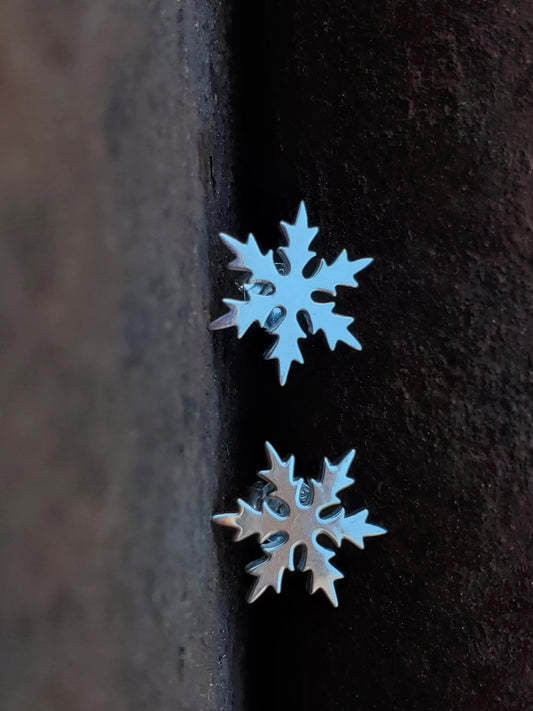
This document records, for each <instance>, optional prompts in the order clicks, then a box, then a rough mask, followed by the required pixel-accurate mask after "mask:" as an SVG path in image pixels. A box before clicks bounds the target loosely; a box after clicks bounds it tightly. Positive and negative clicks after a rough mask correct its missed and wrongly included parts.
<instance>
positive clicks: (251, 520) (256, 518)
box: [213, 499, 280, 543]
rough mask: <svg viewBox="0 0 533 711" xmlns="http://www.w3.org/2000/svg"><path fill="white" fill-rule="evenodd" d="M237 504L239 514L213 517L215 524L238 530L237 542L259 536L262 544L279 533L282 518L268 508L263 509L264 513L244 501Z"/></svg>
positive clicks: (240, 500)
mask: <svg viewBox="0 0 533 711" xmlns="http://www.w3.org/2000/svg"><path fill="white" fill-rule="evenodd" d="M237 503H238V505H239V511H238V513H236V514H218V515H217V516H213V520H214V521H215V523H219V524H220V525H222V526H229V527H230V528H235V529H236V531H237V533H236V534H235V540H236V541H242V540H243V539H244V538H248V536H254V535H256V534H257V535H258V536H259V541H260V543H262V542H263V541H266V540H267V539H268V538H269V537H270V536H273V535H274V533H276V532H277V531H279V527H280V518H279V517H278V516H276V514H275V513H274V512H273V511H271V510H270V509H269V508H268V507H263V511H257V510H256V509H254V508H252V506H250V505H249V504H248V503H246V501H243V500H242V499H237Z"/></svg>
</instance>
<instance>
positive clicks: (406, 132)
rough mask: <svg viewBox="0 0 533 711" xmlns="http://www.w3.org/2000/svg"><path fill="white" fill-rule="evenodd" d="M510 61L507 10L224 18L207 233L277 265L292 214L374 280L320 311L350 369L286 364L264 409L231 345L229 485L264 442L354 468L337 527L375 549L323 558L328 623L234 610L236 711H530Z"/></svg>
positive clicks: (525, 150)
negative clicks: (229, 70)
mask: <svg viewBox="0 0 533 711" xmlns="http://www.w3.org/2000/svg"><path fill="white" fill-rule="evenodd" d="M532 38H533V21H532V17H531V4H530V3H529V2H525V1H520V0H513V1H511V2H506V3H502V2H481V1H479V2H465V1H464V0H461V2H452V1H447V2H437V1H436V0H429V1H428V0H424V1H423V2H412V1H409V2H398V1H394V2H393V1H389V2H380V1H378V2H376V0H371V1H370V0H369V1H367V0H361V1H359V2H352V1H350V2H348V1H338V2H334V3H331V2H327V3H326V2H323V1H322V0H305V2H304V1H303V0H301V1H295V2H286V1H285V0H283V1H282V0H279V1H278V0H268V2H267V1H265V2H258V3H253V4H251V3H247V2H241V3H236V12H235V17H234V25H233V35H232V51H233V52H234V53H235V68H236V73H237V74H236V90H235V96H236V108H235V111H236V118H237V126H236V135H237V136H238V137H239V141H238V145H237V151H238V152H237V156H238V159H237V160H236V167H237V172H236V177H237V182H238V185H239V186H240V191H241V192H240V194H241V198H242V202H241V205H240V209H239V219H238V220H235V222H233V223H230V224H224V225H222V226H221V228H222V229H223V230H224V231H227V232H229V233H230V234H235V235H236V236H240V237H241V238H242V237H244V236H245V235H246V234H247V232H249V231H252V232H254V234H255V235H256V236H257V237H258V238H259V239H260V240H261V243H262V245H263V246H265V247H267V246H268V247H271V246H273V245H277V244H279V239H280V234H279V232H278V229H277V223H278V221H279V220H286V219H292V218H293V217H294V216H295V213H296V208H297V205H298V202H299V200H300V199H302V198H305V200H306V203H307V205H308V209H309V214H310V217H311V221H312V224H316V225H318V226H320V228H321V232H320V234H319V236H318V237H317V239H316V242H315V246H316V247H317V248H318V249H319V250H320V251H322V253H323V254H325V255H327V256H331V257H332V256H334V255H335V254H337V253H338V252H339V251H340V250H341V249H342V248H344V247H346V248H347V249H348V252H349V254H350V256H351V257H352V258H355V257H366V256H373V257H374V258H375V262H374V264H373V265H372V266H371V267H370V268H368V269H367V270H365V272H364V273H362V274H361V278H360V279H359V281H360V288H359V289H357V290H353V291H351V290H347V289H346V290H344V291H343V292H342V294H341V296H340V298H339V299H338V303H339V310H340V311H341V312H342V313H353V314H354V315H355V316H356V324H355V326H354V332H355V333H356V334H357V336H358V338H360V340H361V342H362V343H363V345H364V350H363V351H362V353H355V352H354V351H351V350H349V349H348V348H345V347H343V346H342V345H341V346H339V347H338V348H337V349H336V351H335V352H334V353H330V352H329V351H328V350H327V348H326V346H325V344H324V343H323V342H320V339H315V340H314V341H311V340H307V341H305V342H303V345H302V350H303V352H304V355H305V359H306V366H305V367H302V366H295V369H294V372H293V373H292V374H291V376H290V377H289V381H288V385H287V386H286V387H285V388H284V389H282V388H280V387H279V385H278V384H277V382H276V380H275V375H274V369H275V365H274V362H272V361H270V362H263V361H262V360H261V358H260V355H261V353H262V351H263V350H264V349H265V348H266V346H267V344H268V343H269V342H270V341H269V338H268V337H267V336H266V335H265V334H264V333H263V332H260V331H259V330H258V329H256V330H255V332H254V333H250V335H248V336H246V337H245V339H243V341H242V343H240V344H239V349H238V350H237V351H235V361H234V364H233V365H232V368H233V370H232V371H229V372H228V371H226V379H228V378H233V379H234V381H235V382H236V383H237V386H238V387H237V390H238V392H239V393H240V402H239V408H240V414H239V426H238V429H237V435H236V437H234V438H233V440H232V446H233V447H235V448H237V450H238V455H237V456H238V458H239V461H241V462H242V470H243V471H244V472H245V474H243V475H242V476H243V479H247V481H248V483H250V482H251V481H253V479H254V473H255V471H256V470H257V469H259V468H261V467H262V466H263V465H264V464H265V459H264V453H263V442H264V440H266V439H268V440H269V441H271V442H272V443H273V444H274V445H275V446H276V448H277V449H278V451H280V452H281V453H283V454H288V453H294V454H296V456H297V462H299V463H300V472H301V473H302V474H307V475H311V474H313V473H314V472H316V470H317V467H318V465H319V462H320V460H321V458H322V457H323V456H324V455H327V456H328V457H333V456H335V455H339V454H341V453H342V452H344V451H345V450H346V449H348V448H350V447H356V448H357V451H358V460H357V462H356V464H355V465H354V470H353V472H354V474H355V475H356V477H357V484H358V491H357V493H356V494H355V495H354V496H351V497H349V498H348V499H347V503H348V504H350V505H352V506H353V507H361V506H365V505H366V506H368V508H369V509H370V511H371V512H373V515H374V519H373V520H374V521H375V522H376V523H381V524H383V525H385V526H386V527H387V528H388V529H389V533H388V535H387V536H385V537H382V538H379V539H373V540H370V541H369V543H368V546H367V549H366V550H365V551H364V552H361V551H357V550H354V549H353V548H352V547H349V546H346V547H345V548H343V549H342V551H341V553H340V554H339V555H337V557H336V558H335V559H334V562H335V561H337V562H338V564H339V567H341V568H342V569H343V570H344V571H345V572H346V577H345V581H341V582H340V583H338V592H339V599H340V607H339V609H338V610H335V609H333V608H331V607H330V606H329V604H328V603H327V602H326V601H325V600H324V599H321V598H320V595H319V594H317V595H316V596H314V597H313V598H309V597H307V596H306V595H305V593H304V576H297V575H293V576H290V575H289V576H287V580H286V583H285V592H284V594H283V595H281V596H276V595H275V594H274V593H272V591H269V592H268V593H266V594H265V595H264V596H263V597H262V598H261V599H260V600H259V601H258V602H256V603H255V604H254V605H253V606H252V607H251V608H250V610H249V613H248V614H249V617H248V620H247V625H248V626H249V629H250V643H249V646H248V650H247V663H248V665H249V669H250V674H251V676H250V678H249V693H250V696H249V708H253V709H254V711H259V710H261V709H272V708H276V709H292V710H294V709H306V711H308V710H309V709H329V710H333V709H339V710H341V709H342V710H343V711H345V710H347V709H365V710H368V709H377V710H379V711H385V710H387V711H389V710H390V711H393V710H394V711H398V710H403V709H406V710H407V709H409V710H410V711H414V710H416V709H420V710H421V711H422V709H423V710H424V711H427V710H428V709H432V710H435V711H437V710H438V711H449V710H450V709H454V710H457V711H467V710H468V711H480V710H481V709H483V711H492V710H494V711H496V709H498V711H501V709H505V710H506V711H526V710H527V709H530V708H532V707H533V692H532V688H533V687H532V678H531V659H532V658H533V654H532V652H533V643H532V638H533V636H532V619H533V616H532V612H533V610H532V607H533V606H532V602H533V597H532V579H531V569H532V562H533V559H532V553H531V551H532V544H533V529H532V523H531V520H532V517H531V503H532V498H531V466H532V437H531V431H532V417H531V394H532V389H531V326H530V324H531V304H532V291H533V289H532V281H531V277H532V269H531V244H532V223H531V211H532V204H533V203H532V195H533V184H532V156H533V128H532V126H533V93H532V83H531V78H532V73H531V66H532V65H531V62H532V60H533V39H532ZM226 261H227V253H226V252H224V251H223V250H221V254H220V264H221V265H222V264H223V263H225V262H226ZM230 283H231V277H229V278H227V279H226V285H225V286H220V291H219V295H220V296H222V295H225V294H226V293H227V290H228V288H229V285H230ZM217 288H218V287H217ZM221 311H222V309H221V306H220V304H217V305H216V307H215V310H214V315H219V314H220V313H221ZM230 339H235V336H234V334H232V333H230V332H220V333H218V334H216V341H217V344H224V347H226V345H225V344H227V343H228V342H229V340H230ZM222 355H223V354H221V357H222ZM227 363H228V361H227V360H226V361H225V364H226V365H227ZM222 367H224V366H222ZM226 387H227V386H226ZM240 476H241V475H240ZM243 485H244V481H243V480H240V481H239V480H235V481H234V483H233V484H232V485H231V487H230V489H229V490H228V502H229V501H230V500H231V499H232V497H233V496H234V495H235V494H237V493H242V492H243V489H242V487H243ZM221 538H223V540H224V542H225V541H227V540H228V538H229V537H223V536H222V537H221ZM227 545H230V544H229V543H228V544H227ZM241 546H242V548H241V550H242V551H243V552H242V553H241V555H242V556H243V559H244V560H246V559H248V560H250V557H251V556H253V555H254V553H256V552H257V548H254V547H253V546H251V547H250V548H249V549H248V548H247V549H246V551H245V552H244V544H241ZM234 548H237V546H234ZM239 584H240V582H239Z"/></svg>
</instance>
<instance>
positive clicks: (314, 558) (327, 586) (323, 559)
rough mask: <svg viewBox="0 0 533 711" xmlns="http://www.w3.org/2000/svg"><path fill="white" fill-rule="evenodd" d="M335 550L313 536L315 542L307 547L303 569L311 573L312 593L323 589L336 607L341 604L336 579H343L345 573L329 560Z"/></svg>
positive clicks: (310, 589)
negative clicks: (336, 588)
mask: <svg viewBox="0 0 533 711" xmlns="http://www.w3.org/2000/svg"><path fill="white" fill-rule="evenodd" d="M334 555H335V551H331V550H328V549H327V548H324V546H321V545H320V544H319V543H317V542H316V536H313V543H312V545H311V546H307V547H306V555H305V563H304V566H303V571H304V572H306V573H310V578H309V583H308V590H309V592H310V593H311V594H313V593H315V592H316V591H317V590H322V591H323V592H324V593H325V594H326V596H327V598H328V599H329V601H330V602H331V604H332V605H333V606H334V607H338V606H339V601H338V599H337V592H336V590H335V581H336V580H341V579H342V578H343V577H344V576H343V574H342V573H341V572H340V571H339V570H337V568H335V566H333V565H332V564H331V563H330V562H329V561H330V558H333V556H334Z"/></svg>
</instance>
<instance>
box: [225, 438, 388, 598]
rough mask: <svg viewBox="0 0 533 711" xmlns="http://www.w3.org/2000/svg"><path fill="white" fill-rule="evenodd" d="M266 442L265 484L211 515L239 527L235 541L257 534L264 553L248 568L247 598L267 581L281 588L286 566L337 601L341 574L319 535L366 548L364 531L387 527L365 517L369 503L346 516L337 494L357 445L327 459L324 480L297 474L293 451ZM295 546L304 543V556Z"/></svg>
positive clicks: (313, 588)
mask: <svg viewBox="0 0 533 711" xmlns="http://www.w3.org/2000/svg"><path fill="white" fill-rule="evenodd" d="M265 446H266V451H267V454H268V458H269V461H270V467H271V468H270V469H268V470H266V471H262V472H259V476H260V477H261V479H262V480H263V484H261V483H257V484H255V485H254V486H253V487H251V489H250V497H249V500H248V501H244V500H243V499H238V500H237V503H238V505H239V511H238V512H237V513H227V514H219V515H217V516H213V520H214V521H215V522H216V523H218V524H221V525H223V526H229V527H231V528H234V529H236V534H235V540H236V541H240V540H242V539H243V538H247V537H248V536H253V535H257V536H258V538H259V543H260V545H261V549H262V551H263V553H265V556H264V557H262V558H260V559H259V560H256V561H254V562H253V563H250V564H249V565H248V566H247V568H246V570H247V571H248V572H249V573H251V574H252V575H254V576H255V577H256V578H257V580H256V581H255V583H254V585H253V587H252V589H251V590H250V593H249V595H248V602H253V601H254V600H257V598H258V597H259V596H260V595H261V594H262V593H263V592H264V591H265V590H266V589H267V588H268V587H273V588H274V590H275V591H276V592H278V593H279V592H280V591H281V583H282V579H283V573H284V572H285V570H295V569H296V568H297V569H299V570H303V571H306V572H309V573H310V579H309V585H308V590H309V592H311V593H314V592H316V591H317V590H323V591H324V593H325V594H326V595H327V597H328V599H329V600H330V602H331V603H332V604H333V605H334V606H335V607H337V606H338V600H337V594H336V591H335V581H336V580H339V579H340V578H342V577H343V575H342V573H341V572H340V571H339V570H337V569H336V568H335V567H333V565H332V564H331V563H330V562H329V561H330V559H331V558H332V557H333V556H334V555H335V551H334V550H330V549H328V548H325V547H324V546H322V545H320V544H319V543H318V542H317V537H318V536H319V535H320V534H325V535H326V536H327V537H328V538H329V539H330V540H331V541H332V542H333V543H334V544H335V545H336V546H340V545H341V543H342V540H343V539H346V540H348V541H350V542H351V543H353V544H354V545H356V546H357V547H358V548H364V540H363V539H364V538H365V537H367V536H379V535H381V534H383V533H386V531H385V529H384V528H381V527H380V526H375V525H374V524H371V523H367V520H366V519H367V516H368V511H367V510H366V509H364V510H363V511H359V512H358V513H354V514H351V515H349V516H347V515H346V513H345V511H344V509H343V508H342V506H340V501H339V498H338V497H337V494H338V493H339V491H341V490H342V489H345V488H346V487H348V486H351V485H352V484H353V483H354V481H353V479H351V478H350V477H349V476H347V472H348V469H349V467H350V464H351V463H352V461H353V458H354V456H355V451H354V450H352V451H350V452H348V454H346V455H345V456H344V457H342V458H341V459H340V460H339V461H338V462H337V463H331V462H329V461H328V459H324V463H323V466H322V476H321V480H320V481H316V480H314V479H303V478H295V476H294V457H293V456H291V457H288V458H287V459H285V460H283V459H281V458H280V456H279V455H278V453H277V452H276V450H275V449H274V447H273V446H272V445H271V444H269V443H268V442H267V443H266V445H265ZM327 509H329V512H328V511H327ZM297 549H298V551H300V550H301V549H303V552H302V554H301V555H300V556H298V555H297V554H296V553H297Z"/></svg>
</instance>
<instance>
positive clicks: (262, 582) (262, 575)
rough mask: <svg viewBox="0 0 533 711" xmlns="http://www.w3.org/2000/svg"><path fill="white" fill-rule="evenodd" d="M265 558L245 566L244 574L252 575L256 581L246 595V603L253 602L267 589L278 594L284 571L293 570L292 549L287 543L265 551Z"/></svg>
mask: <svg viewBox="0 0 533 711" xmlns="http://www.w3.org/2000/svg"><path fill="white" fill-rule="evenodd" d="M263 550H265V552H266V556H265V557H263V558H259V559H258V560H255V561H253V563H250V564H249V565H247V566H246V572H247V573H250V574H251V575H254V576H255V577H256V578H257V580H256V581H255V583H254V584H253V585H252V588H251V589H250V592H249V593H248V597H247V601H248V602H254V601H255V600H257V598H258V597H259V596H260V595H262V594H263V593H264V592H265V590H266V589H267V588H269V587H272V588H274V590H275V591H276V592H277V593H279V592H281V583H282V581H283V574H284V573H285V571H286V570H294V549H293V548H292V547H291V546H290V545H289V544H288V543H282V544H281V545H280V546H276V547H275V548H272V549H270V551H267V550H266V548H263Z"/></svg>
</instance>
